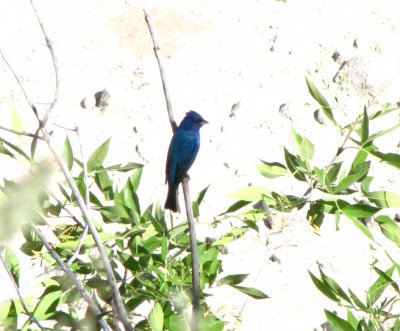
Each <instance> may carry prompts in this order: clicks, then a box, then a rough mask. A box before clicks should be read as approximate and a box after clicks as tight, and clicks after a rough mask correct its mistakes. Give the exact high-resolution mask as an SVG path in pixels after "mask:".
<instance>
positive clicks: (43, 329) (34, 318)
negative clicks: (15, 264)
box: [0, 253, 46, 331]
mask: <svg viewBox="0 0 400 331" xmlns="http://www.w3.org/2000/svg"><path fill="white" fill-rule="evenodd" d="M0 260H1V262H2V263H3V266H4V269H5V270H6V272H7V274H8V276H9V278H10V280H11V282H12V284H13V286H14V288H15V291H16V292H17V294H18V297H19V301H20V302H21V305H22V307H23V308H24V310H25V313H26V314H27V315H28V316H29V319H30V320H31V321H32V322H33V323H35V324H36V325H37V326H38V328H39V329H40V330H42V331H45V330H46V329H45V328H44V327H43V326H42V325H41V324H40V322H39V321H38V320H37V319H36V317H35V316H33V314H32V313H31V312H30V311H29V309H28V306H27V305H26V303H25V299H24V297H23V296H22V294H21V292H20V290H19V287H18V285H17V283H16V282H15V279H14V277H13V275H12V273H11V271H10V269H8V267H7V265H6V261H4V258H3V255H2V254H1V253H0Z"/></svg>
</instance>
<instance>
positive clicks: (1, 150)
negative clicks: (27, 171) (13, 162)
mask: <svg viewBox="0 0 400 331" xmlns="http://www.w3.org/2000/svg"><path fill="white" fill-rule="evenodd" d="M0 154H4V155H8V156H10V157H12V158H13V159H15V156H14V154H13V153H11V152H10V151H9V150H8V149H7V148H5V147H4V145H3V144H0Z"/></svg>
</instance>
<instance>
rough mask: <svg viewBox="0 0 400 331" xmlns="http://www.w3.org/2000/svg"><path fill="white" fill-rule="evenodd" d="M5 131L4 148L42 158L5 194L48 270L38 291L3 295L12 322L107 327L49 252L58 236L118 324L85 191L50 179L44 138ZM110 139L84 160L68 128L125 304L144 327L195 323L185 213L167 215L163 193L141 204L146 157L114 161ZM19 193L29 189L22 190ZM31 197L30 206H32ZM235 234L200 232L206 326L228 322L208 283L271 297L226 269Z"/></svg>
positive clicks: (35, 258)
mask: <svg viewBox="0 0 400 331" xmlns="http://www.w3.org/2000/svg"><path fill="white" fill-rule="evenodd" d="M1 140H2V144H1V145H0V146H1V149H0V152H1V153H2V154H4V155H6V156H8V157H12V158H19V159H24V160H25V161H26V164H27V167H30V166H31V164H32V169H34V168H36V170H32V171H33V172H34V174H33V175H32V176H30V177H28V178H26V179H24V180H22V181H20V182H15V181H11V180H5V183H4V184H5V185H4V192H5V195H6V196H5V197H3V199H2V201H1V206H0V217H1V224H2V227H3V225H5V224H9V222H10V221H11V223H13V222H15V223H16V224H17V225H21V230H22V233H23V236H24V242H23V243H22V245H21V247H20V249H21V251H22V252H24V253H25V254H26V255H28V256H30V257H31V262H32V264H34V265H36V266H37V267H39V266H42V268H44V270H46V277H45V278H44V279H43V280H42V282H41V294H40V295H39V296H37V297H34V298H27V297H25V296H24V294H23V293H22V294H21V298H20V299H14V300H12V301H10V302H7V303H5V304H3V305H2V307H1V309H0V316H1V317H2V319H3V323H4V327H5V329H10V330H11V329H23V330H27V329H31V328H32V327H34V324H33V323H35V321H36V324H37V325H36V326H38V325H41V324H43V323H44V324H43V325H46V326H50V327H51V328H54V329H58V330H69V329H77V328H78V329H85V328H86V329H90V330H94V329H97V328H99V327H100V326H99V325H98V320H97V318H96V317H95V316H94V315H93V311H92V310H91V309H90V305H88V303H87V302H86V301H85V298H84V297H83V296H82V293H81V292H80V291H79V290H78V289H77V287H76V284H75V283H74V282H73V281H71V278H70V277H69V276H68V274H66V273H64V272H62V269H63V267H62V266H61V265H60V264H59V263H58V261H56V260H55V259H54V257H52V256H51V255H49V252H48V249H46V247H45V244H47V245H50V247H51V248H52V249H53V250H54V251H55V252H56V253H57V254H58V256H59V257H60V259H61V260H62V261H64V263H65V264H66V265H67V266H68V268H69V269H70V271H72V272H73V274H74V275H75V276H76V277H77V278H78V279H79V281H81V282H82V284H83V286H84V289H85V290H86V291H87V293H88V294H89V296H90V297H91V298H92V299H93V301H94V302H95V304H96V305H97V306H98V308H99V309H100V311H101V314H102V316H103V317H104V319H105V322H106V324H108V325H109V326H110V327H111V328H115V327H116V325H115V324H116V323H119V322H118V320H117V321H116V320H114V319H113V315H112V314H111V311H112V305H114V304H115V302H114V300H113V293H112V288H111V286H110V279H109V278H108V276H107V273H106V272H105V269H104V265H103V263H102V261H101V259H100V258H99V254H98V251H97V244H96V241H95V240H94V238H93V235H92V234H91V233H90V232H88V231H87V226H85V222H84V220H83V218H82V214H81V213H80V211H79V209H78V208H77V206H78V203H77V196H76V195H75V194H74V193H73V191H72V189H71V187H70V186H69V185H68V183H67V181H65V180H60V181H58V182H57V185H55V187H56V189H55V190H54V189H50V188H49V187H54V185H50V184H51V182H50V180H49V178H48V174H49V172H51V171H49V169H48V167H47V168H46V166H45V165H41V164H39V165H36V166H33V164H34V163H35V162H34V160H35V149H36V144H37V143H38V141H37V140H35V139H33V140H32V145H31V155H30V156H28V154H27V153H25V152H24V150H23V148H21V147H19V146H17V145H16V144H14V143H12V142H10V141H6V140H5V139H3V138H1ZM109 147H110V140H106V141H105V142H104V143H102V144H101V145H100V146H99V147H98V148H97V149H96V150H95V151H94V152H93V153H92V154H91V155H90V157H89V158H88V160H87V162H84V160H82V159H79V157H78V156H77V155H75V153H74V152H73V149H72V147H71V143H70V140H69V138H68V137H67V138H66V139H65V143H64V148H63V153H62V154H63V158H64V161H65V164H66V166H67V167H68V169H69V171H71V172H72V174H73V180H74V182H75V183H76V185H77V187H78V189H79V192H80V194H81V195H82V196H83V197H86V198H87V201H86V203H87V207H88V208H89V210H90V213H91V218H92V221H93V223H94V225H95V227H96V229H97V231H98V232H99V236H100V239H101V242H102V245H104V248H105V250H106V254H107V256H108V258H109V260H110V261H111V266H112V269H113V272H114V276H115V280H116V284H117V286H118V290H119V292H120V294H121V296H122V301H123V304H124V306H125V307H126V310H127V312H128V314H129V317H130V319H131V320H132V321H133V322H134V325H135V326H134V327H135V330H150V329H151V330H187V329H188V327H189V324H190V323H189V321H190V309H189V308H190V306H191V303H190V301H191V288H192V277H191V273H192V271H191V254H190V250H189V235H188V225H187V224H186V222H183V223H180V224H174V222H173V218H172V217H171V218H170V220H169V221H168V218H167V217H166V214H165V213H164V210H163V209H161V207H160V205H159V204H158V203H157V204H151V205H150V206H148V207H147V208H145V209H142V207H141V205H140V199H139V196H138V194H137V190H138V188H139V184H140V179H141V174H142V170H143V166H142V165H141V164H138V163H128V164H124V165H121V164H117V165H112V166H105V165H104V162H105V159H106V156H107V154H108V150H109ZM114 172H119V173H124V174H125V176H126V181H125V183H124V184H123V185H120V187H119V186H118V184H117V183H116V182H115V180H114V179H113V176H112V174H113V173H114ZM46 182H49V185H46ZM205 193H206V189H205V190H203V191H202V192H201V193H200V194H199V198H198V199H197V200H196V201H195V202H194V206H195V210H196V212H197V213H198V212H199V205H200V204H201V201H202V199H203V197H204V195H205ZM16 197H20V198H19V199H17V200H15V198H16ZM13 200H14V201H13ZM27 201H28V203H29V205H30V208H26V202H27ZM167 222H168V224H167ZM17 231H19V228H18V226H15V227H13V228H12V229H10V230H9V232H8V233H5V232H4V231H3V233H2V234H3V237H2V239H3V240H4V239H6V238H8V237H9V236H11V235H12V232H17ZM40 231H43V232H46V237H45V238H43V237H40V236H39V235H38V234H40V233H41V232H40ZM232 231H234V230H232ZM227 236H229V234H226V235H224V236H222V238H220V239H219V240H216V241H214V242H212V241H209V240H208V241H204V242H198V250H199V257H200V258H199V264H200V265H199V267H200V288H201V290H202V296H201V312H202V313H201V314H202V316H201V318H200V324H199V329H200V330H222V329H223V327H224V322H223V321H221V320H220V319H219V318H218V317H217V316H215V315H214V314H213V313H212V312H211V311H210V309H209V307H208V306H207V301H206V294H205V292H204V291H205V290H206V289H207V288H210V287H213V286H218V285H231V286H233V287H234V288H236V289H238V290H240V291H242V292H244V293H246V294H248V295H250V296H252V297H254V298H265V297H266V295H265V294H264V293H262V292H260V291H258V290H256V289H253V288H247V287H242V286H240V285H239V284H240V283H241V282H242V281H243V280H244V279H245V278H246V276H247V275H229V276H226V277H224V278H222V279H218V274H219V273H220V271H221V260H220V259H219V255H220V251H221V247H222V246H223V244H224V243H225V242H226V240H224V238H226V237H227ZM1 250H2V254H4V258H3V261H4V262H5V265H6V266H7V269H8V270H10V272H11V275H12V277H13V280H14V282H15V284H16V286H17V287H18V286H19V281H20V277H21V275H20V266H19V262H18V259H17V256H16V254H15V253H14V252H13V250H12V249H11V248H10V247H7V246H4V244H3V247H2V248H1ZM22 303H23V304H25V305H26V306H25V308H24V306H23V305H22Z"/></svg>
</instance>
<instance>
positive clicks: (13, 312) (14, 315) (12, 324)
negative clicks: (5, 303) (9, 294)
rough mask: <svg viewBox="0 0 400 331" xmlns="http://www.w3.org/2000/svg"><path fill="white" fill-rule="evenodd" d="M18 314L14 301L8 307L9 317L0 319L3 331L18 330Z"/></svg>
mask: <svg viewBox="0 0 400 331" xmlns="http://www.w3.org/2000/svg"><path fill="white" fill-rule="evenodd" d="M6 309H7V308H6ZM18 313H19V312H18V311H17V307H16V305H15V301H14V300H13V301H11V302H10V305H9V307H8V315H7V316H6V317H5V318H4V319H0V321H1V326H2V328H3V330H7V331H8V330H18V327H17V326H18ZM2 315H3V313H2Z"/></svg>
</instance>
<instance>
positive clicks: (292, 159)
mask: <svg viewBox="0 0 400 331" xmlns="http://www.w3.org/2000/svg"><path fill="white" fill-rule="evenodd" d="M284 153H285V161H286V165H287V167H288V169H289V171H290V172H291V173H292V175H293V176H294V177H295V178H296V179H298V180H300V181H303V182H306V181H307V179H306V175H305V173H306V172H307V165H306V164H304V163H303V161H302V160H301V159H300V158H299V157H298V156H297V155H293V154H291V153H290V152H289V151H288V150H287V149H286V148H285V147H284Z"/></svg>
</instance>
